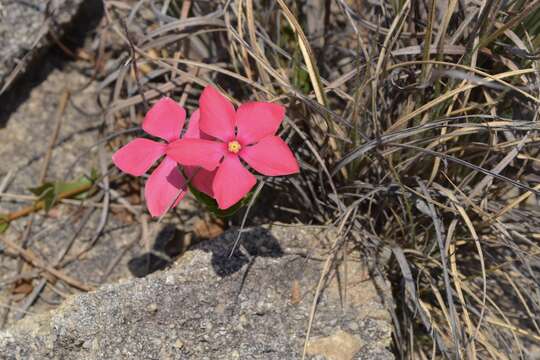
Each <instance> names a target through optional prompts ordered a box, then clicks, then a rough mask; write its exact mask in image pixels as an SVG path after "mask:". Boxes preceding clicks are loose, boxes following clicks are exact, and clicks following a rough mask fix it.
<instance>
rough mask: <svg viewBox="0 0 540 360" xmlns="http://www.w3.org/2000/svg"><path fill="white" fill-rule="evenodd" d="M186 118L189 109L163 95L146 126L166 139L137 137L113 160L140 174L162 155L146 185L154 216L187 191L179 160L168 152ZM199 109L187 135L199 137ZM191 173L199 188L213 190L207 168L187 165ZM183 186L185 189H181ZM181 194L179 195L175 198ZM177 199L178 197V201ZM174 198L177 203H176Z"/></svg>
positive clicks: (151, 212)
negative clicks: (177, 161)
mask: <svg viewBox="0 0 540 360" xmlns="http://www.w3.org/2000/svg"><path fill="white" fill-rule="evenodd" d="M185 120H186V111H185V110H184V108H182V107H181V106H180V105H178V104H177V103H176V102H175V101H174V100H172V99H170V98H167V97H165V98H162V99H160V100H159V101H158V102H157V103H155V104H154V106H152V108H151V109H150V110H149V111H148V113H147V114H146V117H145V118H144V121H143V124H142V128H143V130H144V131H145V132H146V133H148V134H150V135H153V136H156V137H159V138H161V139H163V140H165V141H166V142H167V143H165V144H164V143H160V142H156V141H152V140H149V139H145V138H136V139H134V140H132V141H131V142H129V143H128V144H127V145H125V146H123V147H122V148H120V149H119V150H118V151H116V152H115V153H114V155H113V157H112V159H113V162H114V164H115V165H116V166H117V167H118V168H119V169H120V170H122V171H123V172H125V173H128V174H131V175H134V176H141V175H143V174H144V173H146V172H147V171H148V169H150V167H152V165H153V164H154V163H155V162H156V161H157V160H158V159H159V158H160V157H162V156H163V155H165V157H164V158H163V161H162V162H161V163H160V164H159V166H158V167H157V168H156V169H155V170H154V171H153V172H152V174H151V175H150V177H149V178H148V181H147V182H146V185H145V187H144V197H145V198H146V204H147V206H148V210H149V211H150V214H151V215H152V216H161V215H163V214H164V213H165V212H166V211H167V210H168V209H170V208H173V207H175V206H176V205H178V203H179V202H180V200H182V198H183V197H184V196H185V194H186V180H185V178H184V176H182V174H181V173H180V171H179V170H178V167H177V163H176V161H174V160H173V159H171V158H170V157H169V156H167V155H166V153H167V149H168V148H169V147H170V146H171V143H172V142H174V141H176V140H178V139H180V133H181V131H182V128H183V127H184V122H185ZM199 135H200V134H199V111H198V110H197V111H195V112H194V113H193V114H192V115H191V120H190V122H189V128H188V129H187V131H186V133H185V134H184V138H199ZM186 173H187V176H188V177H191V176H193V178H192V180H191V181H192V183H193V184H194V186H196V187H197V188H198V189H199V190H201V191H203V192H205V193H209V194H211V188H210V186H209V185H208V183H209V181H211V180H208V177H209V176H211V173H209V172H208V171H204V170H202V169H201V171H197V169H194V168H191V169H186ZM180 190H183V191H180ZM177 196H178V198H176V197H177ZM175 199H176V201H175ZM173 202H174V203H173Z"/></svg>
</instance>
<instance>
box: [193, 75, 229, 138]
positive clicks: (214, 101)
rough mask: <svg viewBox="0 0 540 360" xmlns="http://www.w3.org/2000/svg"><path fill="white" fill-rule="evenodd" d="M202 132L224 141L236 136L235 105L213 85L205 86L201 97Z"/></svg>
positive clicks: (200, 124)
mask: <svg viewBox="0 0 540 360" xmlns="http://www.w3.org/2000/svg"><path fill="white" fill-rule="evenodd" d="M199 109H200V111H201V119H200V123H199V126H200V129H201V131H202V132H204V133H206V134H208V135H211V136H213V137H215V138H218V139H221V140H223V141H229V140H231V139H232V138H233V137H234V106H233V105H232V104H231V103H230V101H229V100H227V99H226V98H225V97H224V96H223V95H221V94H220V93H219V92H218V91H217V90H216V89H214V88H213V87H212V86H210V85H209V86H207V87H205V88H204V90H203V92H202V94H201V97H200V99H199Z"/></svg>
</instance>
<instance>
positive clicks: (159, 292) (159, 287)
mask: <svg viewBox="0 0 540 360" xmlns="http://www.w3.org/2000/svg"><path fill="white" fill-rule="evenodd" d="M318 236H321V234H320V233H318V230H317V231H316V230H308V229H306V228H294V227H281V226H274V227H272V228H269V227H265V228H256V229H253V230H251V231H250V232H248V233H246V234H245V237H244V240H243V241H244V244H245V246H246V248H247V249H248V252H249V253H250V254H251V256H253V258H254V260H253V262H252V263H251V265H249V261H248V259H247V258H245V257H243V256H242V255H240V254H239V253H237V254H235V255H234V256H233V257H231V258H229V257H228V254H229V251H230V249H231V246H232V243H233V242H234V240H235V237H236V233H235V232H233V231H230V232H227V233H225V234H224V235H222V236H220V237H218V238H216V239H214V240H210V241H206V242H203V243H200V244H198V245H196V246H195V247H194V248H193V249H192V250H190V251H188V252H187V253H186V254H185V255H184V256H182V257H181V258H179V259H178V260H177V261H176V263H175V264H174V265H173V266H172V267H171V268H170V269H168V270H165V271H161V272H158V273H154V274H152V275H150V276H148V277H146V278H144V279H134V280H129V281H126V282H123V283H120V284H113V285H106V286H103V287H102V288H100V289H99V290H97V291H96V292H93V293H88V294H84V295H78V296H75V297H71V298H69V299H68V300H67V301H66V302H65V303H64V304H63V305H62V306H60V307H59V308H58V309H56V310H54V311H53V312H51V313H50V314H46V315H40V316H36V317H28V318H26V319H24V320H23V321H21V322H19V323H18V324H16V325H15V327H13V328H11V329H8V330H7V331H4V332H0V354H3V356H4V358H6V359H17V358H24V359H31V358H34V359H297V358H299V357H300V356H301V353H302V351H303V347H304V339H305V334H306V328H307V324H308V319H309V313H310V309H311V305H312V302H313V296H314V289H315V288H316V286H317V283H318V281H319V277H320V272H321V269H322V267H323V264H324V261H321V260H320V259H318V260H309V259H307V258H306V257H304V256H299V255H295V254H294V252H295V251H294V249H300V248H303V247H304V246H308V247H309V246H313V239H314V238H316V237H318ZM348 269H349V270H348V286H347V298H346V301H345V300H344V299H345V298H344V297H343V292H342V291H341V290H340V289H343V284H342V286H341V287H339V286H338V285H337V281H336V276H335V274H334V275H333V276H331V277H330V278H329V281H328V282H327V283H326V284H325V286H324V287H323V291H322V295H321V297H320V301H319V303H318V306H317V310H316V313H315V318H314V321H313V326H312V331H311V337H310V342H309V345H308V349H307V350H308V351H307V353H308V358H310V359H337V360H346V359H393V355H392V354H391V352H390V351H389V350H388V347H389V345H390V341H391V323H390V317H389V313H388V312H387V310H386V306H390V305H389V300H388V296H389V294H388V287H387V283H386V282H385V281H383V280H382V279H370V278H369V277H367V276H366V274H365V271H364V269H363V267H362V266H361V264H360V263H358V262H351V263H349V265H348ZM377 289H378V290H377ZM385 302H386V304H385Z"/></svg>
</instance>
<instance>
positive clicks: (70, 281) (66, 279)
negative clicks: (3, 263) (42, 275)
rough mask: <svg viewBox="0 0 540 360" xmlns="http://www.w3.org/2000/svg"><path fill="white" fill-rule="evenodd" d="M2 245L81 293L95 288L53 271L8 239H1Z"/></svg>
mask: <svg viewBox="0 0 540 360" xmlns="http://www.w3.org/2000/svg"><path fill="white" fill-rule="evenodd" d="M2 241H3V242H4V244H6V246H7V247H9V248H10V249H11V250H12V251H15V252H16V253H17V254H18V255H20V256H21V257H22V258H23V259H24V260H25V261H26V262H28V263H29V264H32V265H33V266H35V267H37V268H40V269H42V270H44V271H46V272H48V273H50V274H51V275H53V276H55V277H56V278H58V279H60V280H63V281H64V282H65V283H67V284H69V285H71V286H73V287H75V288H77V289H79V290H82V291H92V290H94V289H95V288H94V287H93V286H89V285H85V284H83V283H81V282H80V281H79V280H76V279H74V278H72V277H71V276H69V275H66V274H64V273H63V272H62V271H60V270H57V269H55V268H54V267H52V266H50V265H47V264H46V263H45V261H43V260H41V259H40V258H39V257H38V256H37V255H35V254H34V252H33V251H31V250H29V249H25V248H23V247H21V246H19V245H17V244H16V243H14V242H13V241H11V240H8V239H5V238H4V239H2Z"/></svg>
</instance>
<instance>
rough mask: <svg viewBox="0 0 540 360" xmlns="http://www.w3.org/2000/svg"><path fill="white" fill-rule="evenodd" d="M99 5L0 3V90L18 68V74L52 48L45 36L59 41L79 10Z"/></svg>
mask: <svg viewBox="0 0 540 360" xmlns="http://www.w3.org/2000/svg"><path fill="white" fill-rule="evenodd" d="M99 2H100V1H98V0H52V1H43V0H0V90H1V89H2V88H3V85H4V83H5V82H6V79H7V78H8V76H9V75H10V73H11V72H12V71H13V70H14V69H15V68H16V67H17V66H18V65H20V66H21V71H20V72H18V73H19V74H21V73H22V72H23V71H24V67H26V66H27V65H28V64H29V63H30V62H32V61H35V60H36V56H39V55H40V54H42V53H43V51H44V50H45V49H46V48H47V47H48V46H49V45H50V44H51V38H50V37H49V36H48V34H51V33H54V36H55V37H57V38H61V37H62V35H63V34H64V32H65V31H66V29H67V28H68V27H69V25H70V24H71V22H72V20H73V19H74V18H75V17H76V16H77V15H78V14H79V12H80V11H86V10H85V9H82V8H86V9H89V8H90V7H91V6H95V4H98V3H99ZM92 3H95V4H92ZM83 5H84V6H83ZM81 9H82V10H81Z"/></svg>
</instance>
